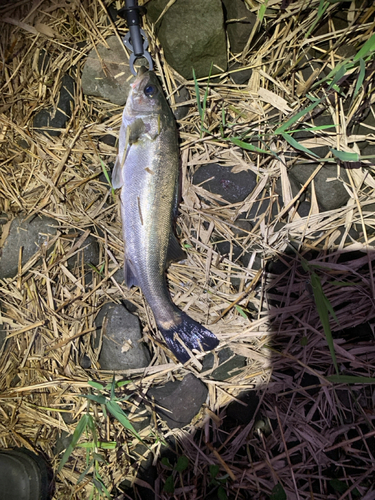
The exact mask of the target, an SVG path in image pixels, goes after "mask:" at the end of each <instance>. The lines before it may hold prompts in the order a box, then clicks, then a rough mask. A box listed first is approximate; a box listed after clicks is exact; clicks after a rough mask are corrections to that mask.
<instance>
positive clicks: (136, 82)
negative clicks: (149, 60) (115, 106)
mask: <svg viewBox="0 0 375 500" xmlns="http://www.w3.org/2000/svg"><path fill="white" fill-rule="evenodd" d="M148 72H149V70H148V68H147V67H146V66H140V68H139V70H138V73H137V76H136V77H135V80H134V82H133V83H132V84H131V86H132V88H133V89H136V88H137V87H139V85H140V84H141V83H142V81H143V80H144V78H145V76H146V74H147V73H148Z"/></svg>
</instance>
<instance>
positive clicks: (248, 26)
mask: <svg viewBox="0 0 375 500" xmlns="http://www.w3.org/2000/svg"><path fill="white" fill-rule="evenodd" d="M222 2H223V5H224V16H225V22H226V28H227V33H228V38H229V43H230V50H231V51H232V53H233V54H237V53H238V52H242V51H243V49H244V48H245V46H246V43H247V41H248V40H249V36H250V34H251V32H252V30H253V27H254V25H255V23H256V20H257V16H256V15H255V14H253V13H252V12H250V11H249V10H248V9H247V8H246V5H245V3H244V2H243V0H222ZM234 19H236V21H235V22H228V21H231V20H234ZM237 19H238V21H237ZM249 78H250V77H249Z"/></svg>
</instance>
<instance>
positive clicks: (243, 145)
mask: <svg viewBox="0 0 375 500" xmlns="http://www.w3.org/2000/svg"><path fill="white" fill-rule="evenodd" d="M230 142H233V144H235V145H236V146H239V147H240V148H242V149H247V150H248V151H253V152H254V153H263V154H266V155H270V154H274V153H273V152H272V151H266V150H265V149H260V148H257V147H256V146H253V145H252V144H249V143H248V142H244V141H240V139H237V138H236V137H231V138H230Z"/></svg>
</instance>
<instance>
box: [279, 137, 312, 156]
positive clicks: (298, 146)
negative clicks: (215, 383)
mask: <svg viewBox="0 0 375 500" xmlns="http://www.w3.org/2000/svg"><path fill="white" fill-rule="evenodd" d="M281 137H282V138H283V139H285V140H286V142H288V143H289V144H290V145H291V146H293V147H294V148H295V149H298V150H299V151H303V152H304V153H307V154H309V155H312V156H315V158H319V156H318V155H316V154H315V153H313V152H312V151H310V149H307V148H305V146H302V144H300V143H299V142H298V141H296V140H295V138H294V137H292V136H291V135H289V134H287V133H286V132H283V133H282V134H281Z"/></svg>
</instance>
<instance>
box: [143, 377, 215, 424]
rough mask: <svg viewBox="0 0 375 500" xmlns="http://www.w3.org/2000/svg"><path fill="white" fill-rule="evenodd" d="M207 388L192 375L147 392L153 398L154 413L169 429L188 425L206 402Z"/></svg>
mask: <svg viewBox="0 0 375 500" xmlns="http://www.w3.org/2000/svg"><path fill="white" fill-rule="evenodd" d="M207 394H208V390H207V387H206V386H205V384H204V383H203V382H201V381H200V380H199V379H198V378H197V377H195V376H194V375H193V374H192V373H188V374H187V375H186V376H185V377H184V378H183V380H181V381H180V380H176V381H175V382H167V383H166V384H165V385H164V386H163V387H155V388H152V389H150V390H149V391H148V392H147V396H148V397H149V398H150V399H151V398H154V400H155V403H156V404H157V405H159V406H160V407H159V406H156V408H155V411H156V413H157V414H158V415H159V416H160V417H161V418H162V419H163V420H165V421H166V423H167V425H168V426H169V428H170V429H174V428H176V427H177V428H179V429H181V427H184V426H185V425H188V424H189V423H190V422H191V420H192V418H193V417H194V416H195V415H196V414H197V413H198V412H199V410H200V408H201V406H202V405H203V403H204V402H205V401H206V398H207Z"/></svg>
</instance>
